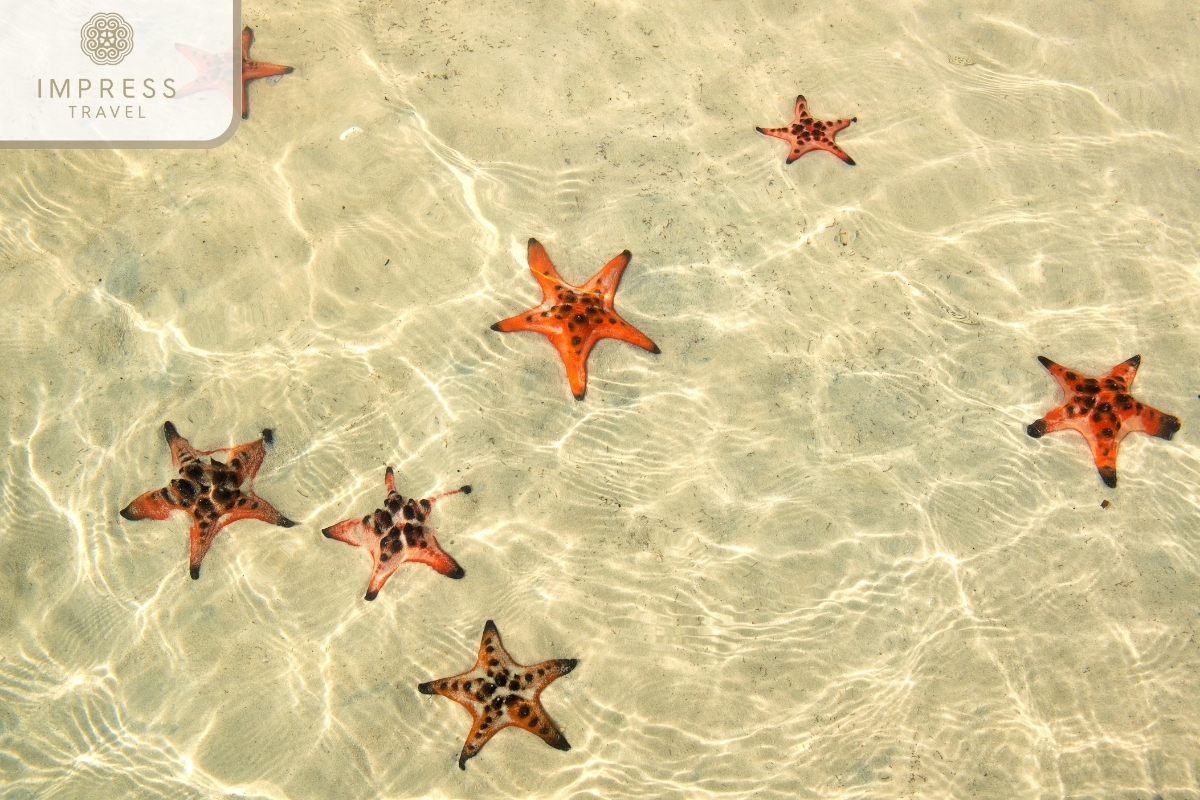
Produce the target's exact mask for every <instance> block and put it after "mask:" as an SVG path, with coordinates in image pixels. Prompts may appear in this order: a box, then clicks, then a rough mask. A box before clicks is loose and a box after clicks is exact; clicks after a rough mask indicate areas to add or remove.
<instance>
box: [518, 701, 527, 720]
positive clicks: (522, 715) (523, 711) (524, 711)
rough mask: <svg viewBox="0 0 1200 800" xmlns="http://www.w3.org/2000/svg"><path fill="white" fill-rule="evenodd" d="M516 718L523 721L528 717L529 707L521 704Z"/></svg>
mask: <svg viewBox="0 0 1200 800" xmlns="http://www.w3.org/2000/svg"><path fill="white" fill-rule="evenodd" d="M517 716H518V717H520V718H521V719H525V718H526V717H528V716H529V706H527V705H525V704H522V705H521V707H520V708H519V709H517Z"/></svg>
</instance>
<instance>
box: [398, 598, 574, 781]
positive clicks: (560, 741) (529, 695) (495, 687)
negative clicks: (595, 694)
mask: <svg viewBox="0 0 1200 800" xmlns="http://www.w3.org/2000/svg"><path fill="white" fill-rule="evenodd" d="M577 663H579V662H578V661H577V660H576V659H574V658H559V659H555V660H553V661H543V662H542V663H540V664H534V665H533V666H530V667H526V666H522V665H521V664H518V663H517V662H516V661H513V659H512V656H510V655H509V654H508V652H507V651H506V650H505V649H504V645H503V644H502V643H501V642H500V632H499V631H498V630H496V624H495V623H494V622H492V621H491V620H490V619H489V620H488V621H487V624H486V625H484V626H483V641H482V642H481V643H480V645H479V657H478V658H476V659H475V666H474V667H472V668H471V669H469V670H467V671H466V672H463V673H461V674H459V675H455V676H453V677H451V678H439V679H438V680H433V681H429V682H428V683H422V684H421V685H420V686H418V687H417V690H418V691H420V692H421V693H422V694H440V695H441V696H442V697H447V698H449V699H451V700H453V701H454V702H456V703H458V704H459V705H461V706H462V707H463V708H465V709H467V711H469V712H471V720H472V725H471V730H470V732H469V733H468V734H467V741H466V743H465V744H464V745H463V749H462V752H461V753H460V754H459V756H458V766H459V768H461V769H466V768H467V759H468V758H471V757H472V756H474V755H476V754H477V753H479V751H480V750H481V749H482V748H483V746H484V745H485V744H487V742H488V740H489V739H491V738H492V737H493V736H495V735H496V732H497V731H500V730H502V729H504V728H507V727H509V726H510V725H515V726H517V727H518V728H523V729H524V730H527V731H529V732H530V733H532V734H533V735H534V736H538V737H540V738H541V739H542V741H544V742H545V743H546V744H548V745H550V746H551V747H553V748H556V749H558V750H570V749H571V745H570V744H568V743H567V739H566V737H565V736H563V735H562V732H561V731H559V730H558V727H557V726H556V725H555V724H554V723H553V722H552V721H551V720H550V716H549V715H548V714H547V713H546V710H545V709H544V708H542V701H541V700H540V699H539V698H540V696H541V694H542V690H543V689H545V688H546V687H547V686H549V685H550V683H551V682H552V681H554V680H555V679H556V678H559V677H561V676H563V675H566V674H567V673H568V672H570V671H571V670H573V669H575V665H576V664H577Z"/></svg>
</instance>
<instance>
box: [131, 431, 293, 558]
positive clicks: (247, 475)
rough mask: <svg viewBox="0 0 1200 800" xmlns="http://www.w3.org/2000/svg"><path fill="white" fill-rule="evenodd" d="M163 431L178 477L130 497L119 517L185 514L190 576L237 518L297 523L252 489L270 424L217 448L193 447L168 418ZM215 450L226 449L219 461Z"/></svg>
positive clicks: (269, 438) (283, 524)
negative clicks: (248, 439) (249, 436)
mask: <svg viewBox="0 0 1200 800" xmlns="http://www.w3.org/2000/svg"><path fill="white" fill-rule="evenodd" d="M163 432H164V433H165V434H166V437H167V444H168V446H170V448H171V463H172V464H173V465H174V466H175V468H176V469H177V470H179V477H178V478H177V479H176V480H173V481H171V482H170V483H168V484H167V485H166V486H165V487H164V488H162V489H155V490H154V491H151V492H146V493H145V494H143V495H142V496H141V497H139V498H137V499H136V500H134V501H133V502H132V503H130V504H129V505H128V506H126V507H125V508H123V509H122V510H121V516H122V517H124V518H125V519H129V520H139V519H160V520H161V519H166V518H167V517H169V516H171V512H172V511H183V512H186V513H187V514H188V515H190V516H191V518H192V529H191V530H190V531H189V532H188V536H189V538H190V539H191V557H190V564H191V573H192V578H193V579H196V578H199V577H200V563H201V562H202V561H204V555H205V554H206V553H207V552H208V548H209V547H211V546H212V543H213V540H214V539H216V538H217V534H218V533H220V532H221V530H222V529H223V528H224V527H225V526H226V525H229V524H231V523H234V522H237V521H238V520H242V519H258V520H262V521H263V522H269V523H271V524H272V525H278V526H280V527H282V528H290V527H292V526H293V525H295V524H296V523H294V522H292V521H291V520H290V519H288V518H287V517H285V516H283V515H282V514H280V513H279V512H278V511H276V510H275V508H274V507H273V506H272V505H271V504H270V503H268V502H267V501H266V500H263V499H262V498H261V497H259V496H258V495H256V494H255V493H254V486H253V484H254V476H255V475H256V474H257V473H258V468H259V467H260V466H261V465H262V462H263V459H264V458H265V457H266V455H267V448H266V445H268V444H271V443H272V442H273V441H274V436H273V434H272V433H271V430H270V429H269V428H268V429H267V430H264V431H263V432H262V438H261V439H256V440H255V441H253V442H249V443H247V444H239V445H237V446H236V447H224V448H218V449H216V450H197V449H196V448H194V447H192V446H191V445H190V444H189V443H188V440H187V439H185V438H183V437H182V436H180V435H179V431H177V430H176V429H175V426H174V425H173V424H171V423H170V422H168V423H166V424H165V425H164V426H163ZM218 453H225V454H226V456H225V458H226V460H225V462H224V463H222V462H221V461H219V460H217V459H216V458H215V457H214V456H215V455H216V454H218ZM206 459H207V460H206ZM243 486H245V488H244V489H243V488H242V487H243Z"/></svg>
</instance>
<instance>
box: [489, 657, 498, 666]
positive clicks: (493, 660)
mask: <svg viewBox="0 0 1200 800" xmlns="http://www.w3.org/2000/svg"><path fill="white" fill-rule="evenodd" d="M499 663H500V661H499V659H495V658H492V659H489V660H488V666H489V667H494V666H496V665H498V664H499Z"/></svg>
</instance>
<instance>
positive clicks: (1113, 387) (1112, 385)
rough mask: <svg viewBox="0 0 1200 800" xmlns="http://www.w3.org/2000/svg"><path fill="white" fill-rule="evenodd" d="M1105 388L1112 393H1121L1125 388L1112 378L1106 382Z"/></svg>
mask: <svg viewBox="0 0 1200 800" xmlns="http://www.w3.org/2000/svg"><path fill="white" fill-rule="evenodd" d="M1104 388H1105V389H1108V390H1109V391H1110V392H1119V391H1121V389H1122V388H1123V387H1122V386H1121V384H1119V383H1117V382H1116V381H1114V380H1113V379H1112V378H1108V379H1107V380H1105V381H1104Z"/></svg>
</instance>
